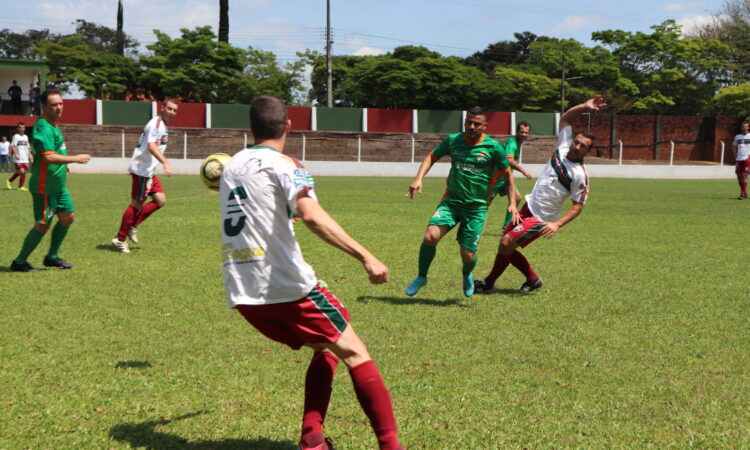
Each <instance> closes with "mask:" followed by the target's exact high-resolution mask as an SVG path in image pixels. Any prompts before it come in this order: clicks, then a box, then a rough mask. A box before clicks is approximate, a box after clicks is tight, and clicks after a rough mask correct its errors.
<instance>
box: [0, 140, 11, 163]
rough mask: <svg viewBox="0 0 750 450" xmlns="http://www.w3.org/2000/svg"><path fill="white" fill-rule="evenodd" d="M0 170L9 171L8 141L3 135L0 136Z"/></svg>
mask: <svg viewBox="0 0 750 450" xmlns="http://www.w3.org/2000/svg"><path fill="white" fill-rule="evenodd" d="M0 171H2V172H10V142H9V141H8V138H7V137H5V136H2V137H0Z"/></svg>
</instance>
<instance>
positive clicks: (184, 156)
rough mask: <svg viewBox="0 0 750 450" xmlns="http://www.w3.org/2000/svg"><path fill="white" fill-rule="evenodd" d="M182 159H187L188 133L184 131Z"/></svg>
mask: <svg viewBox="0 0 750 450" xmlns="http://www.w3.org/2000/svg"><path fill="white" fill-rule="evenodd" d="M182 159H187V133H185V132H183V133H182Z"/></svg>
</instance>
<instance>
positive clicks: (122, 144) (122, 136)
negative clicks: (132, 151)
mask: <svg viewBox="0 0 750 450" xmlns="http://www.w3.org/2000/svg"><path fill="white" fill-rule="evenodd" d="M120 141H121V143H120V146H121V147H122V148H121V149H120V150H121V153H122V156H121V157H122V158H123V159H125V130H122V132H121V139H120Z"/></svg>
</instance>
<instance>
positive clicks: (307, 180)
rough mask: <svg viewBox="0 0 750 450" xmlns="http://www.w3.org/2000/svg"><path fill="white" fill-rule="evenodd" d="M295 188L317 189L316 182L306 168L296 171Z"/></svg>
mask: <svg viewBox="0 0 750 450" xmlns="http://www.w3.org/2000/svg"><path fill="white" fill-rule="evenodd" d="M293 174H294V186H295V187H300V186H302V187H308V188H310V189H312V188H314V187H315V182H314V181H313V177H312V175H311V174H310V172H308V171H307V169H305V168H304V167H301V168H297V169H294V172H293Z"/></svg>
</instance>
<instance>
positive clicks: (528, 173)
mask: <svg viewBox="0 0 750 450" xmlns="http://www.w3.org/2000/svg"><path fill="white" fill-rule="evenodd" d="M521 173H522V174H523V176H525V177H526V179H527V180H530V179H532V178H534V177H532V176H531V172H529V171H528V170H526V169H523V171H522V172H521Z"/></svg>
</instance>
